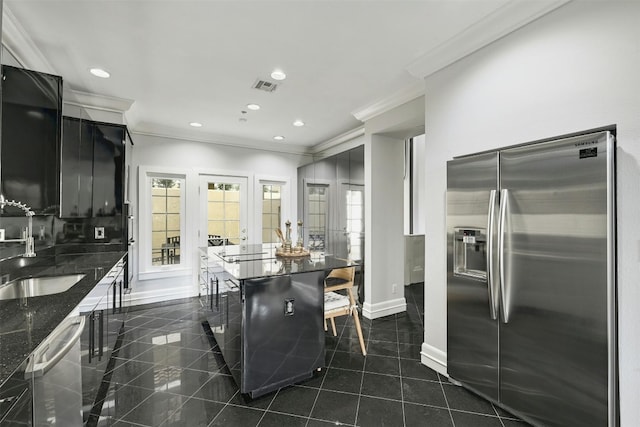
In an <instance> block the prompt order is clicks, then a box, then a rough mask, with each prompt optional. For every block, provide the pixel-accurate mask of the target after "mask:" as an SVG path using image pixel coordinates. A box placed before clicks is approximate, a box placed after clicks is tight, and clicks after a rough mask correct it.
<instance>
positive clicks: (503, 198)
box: [498, 188, 509, 323]
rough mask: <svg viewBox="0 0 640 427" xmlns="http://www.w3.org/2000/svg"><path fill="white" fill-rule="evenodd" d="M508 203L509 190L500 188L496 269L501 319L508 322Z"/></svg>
mask: <svg viewBox="0 0 640 427" xmlns="http://www.w3.org/2000/svg"><path fill="white" fill-rule="evenodd" d="M508 204H509V190H507V189H506V188H505V189H502V190H500V213H499V215H498V217H499V222H500V224H499V229H498V269H499V270H500V307H501V308H502V321H503V322H504V323H509V307H508V303H509V294H508V288H509V284H508V283H507V280H506V279H505V276H506V275H505V266H504V264H505V260H504V237H505V234H506V229H505V228H506V221H507V206H508Z"/></svg>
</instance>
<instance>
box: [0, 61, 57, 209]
mask: <svg viewBox="0 0 640 427" xmlns="http://www.w3.org/2000/svg"><path fill="white" fill-rule="evenodd" d="M61 112H62V78H61V77H59V76H54V75H51V74H44V73H39V72H36V71H31V70H25V69H21V68H16V67H11V66H8V65H3V66H2V139H1V145H0V150H1V153H0V157H1V158H2V165H1V166H2V167H1V177H0V178H1V184H2V194H3V195H4V197H5V198H7V199H9V200H17V201H20V202H22V203H24V204H26V205H27V206H29V207H30V208H31V209H32V210H33V211H34V212H35V213H36V214H47V213H56V212H57V206H58V195H59V189H60V187H59V185H60V184H59V170H60V169H59V165H60V150H59V147H60V134H61V118H62V114H61Z"/></svg>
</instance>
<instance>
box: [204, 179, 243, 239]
mask: <svg viewBox="0 0 640 427" xmlns="http://www.w3.org/2000/svg"><path fill="white" fill-rule="evenodd" d="M207 201H208V203H207V233H208V239H209V244H212V242H213V241H214V240H212V239H221V240H215V242H216V243H219V242H223V243H224V244H227V245H237V244H240V241H241V240H242V238H241V227H240V209H241V208H240V185H239V184H234V183H224V182H209V183H208V184H207Z"/></svg>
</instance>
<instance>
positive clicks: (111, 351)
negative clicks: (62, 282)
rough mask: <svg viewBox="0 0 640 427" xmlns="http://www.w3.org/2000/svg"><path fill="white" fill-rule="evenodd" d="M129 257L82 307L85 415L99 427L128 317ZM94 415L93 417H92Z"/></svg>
mask: <svg viewBox="0 0 640 427" xmlns="http://www.w3.org/2000/svg"><path fill="white" fill-rule="evenodd" d="M125 265H126V256H125V257H123V258H122V259H121V260H120V261H118V263H117V264H116V265H115V266H114V267H113V268H112V269H111V270H110V271H109V272H108V273H107V274H106V275H105V276H104V278H102V279H101V280H100V281H99V282H98V284H97V285H96V286H95V288H94V289H93V290H92V291H91V292H90V293H89V294H88V295H87V296H86V297H85V299H84V300H83V301H82V303H80V305H79V311H80V314H81V315H84V316H86V321H85V329H84V332H83V334H82V336H81V339H80V344H81V349H82V356H81V364H82V415H83V420H84V422H85V423H87V425H96V423H97V415H99V414H100V411H101V409H102V406H103V404H104V399H105V397H106V393H107V391H108V388H109V382H108V379H107V378H106V375H110V372H111V371H112V370H113V367H114V366H113V364H114V363H115V359H114V357H115V356H116V355H117V352H118V351H119V346H118V344H117V341H118V336H119V335H120V332H121V328H122V327H123V325H124V316H125V315H126V305H127V304H126V302H125V301H126V300H125V298H126V296H125V294H124V268H125ZM92 415H93V416H92Z"/></svg>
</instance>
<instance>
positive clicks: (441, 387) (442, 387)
mask: <svg viewBox="0 0 640 427" xmlns="http://www.w3.org/2000/svg"><path fill="white" fill-rule="evenodd" d="M438 379H439V380H440V389H441V390H442V395H443V396H444V402H445V403H446V404H447V411H448V412H449V417H450V418H451V424H452V425H453V427H456V422H455V421H454V420H453V414H452V413H451V407H450V406H449V399H447V393H445V392H444V386H443V385H442V378H440V374H438Z"/></svg>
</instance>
